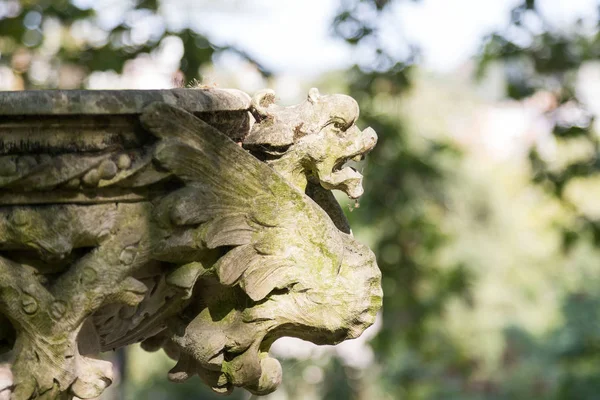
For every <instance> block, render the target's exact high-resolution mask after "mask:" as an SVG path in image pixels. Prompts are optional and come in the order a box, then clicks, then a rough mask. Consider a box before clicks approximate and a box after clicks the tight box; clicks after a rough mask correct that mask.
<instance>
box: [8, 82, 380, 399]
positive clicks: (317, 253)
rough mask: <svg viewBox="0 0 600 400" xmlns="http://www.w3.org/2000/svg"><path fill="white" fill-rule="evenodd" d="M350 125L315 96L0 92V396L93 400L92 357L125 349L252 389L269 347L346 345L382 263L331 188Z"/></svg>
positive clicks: (339, 174) (348, 110)
mask: <svg viewBox="0 0 600 400" xmlns="http://www.w3.org/2000/svg"><path fill="white" fill-rule="evenodd" d="M357 118H358V106H357V105H356V102H355V101H354V100H353V99H351V98H350V97H348V96H344V95H331V96H324V95H320V94H319V92H318V91H317V90H316V89H312V90H311V91H310V93H309V96H308V99H307V100H306V102H304V103H302V104H300V105H298V106H294V107H281V106H278V105H277V104H275V95H274V93H273V92H272V91H262V92H259V93H258V94H257V95H255V96H254V97H253V98H250V97H249V96H248V95H246V94H245V93H243V92H240V91H237V90H224V89H173V90H162V91H89V92H88V91H32V92H27V91H25V92H4V93H0V352H9V353H10V354H11V355H12V360H11V370H12V376H11V377H10V379H11V382H10V385H7V383H6V379H4V380H1V381H0V385H4V386H0V393H2V395H5V394H6V393H8V392H10V393H11V398H12V399H16V400H25V399H63V398H65V399H68V398H72V397H74V396H75V397H78V398H83V399H86V398H94V397H97V396H99V395H100V394H101V393H102V391H103V390H104V389H105V388H106V387H107V386H108V385H110V384H111V382H112V366H111V365H110V363H108V362H106V361H103V360H100V359H98V358H96V355H97V354H98V353H100V352H104V351H109V350H114V349H116V348H121V347H124V346H127V345H130V344H133V343H138V342H141V343H142V347H143V348H144V349H146V350H149V351H155V350H158V349H163V350H164V351H165V352H166V353H167V354H168V355H169V356H170V357H172V358H173V359H175V360H177V364H176V365H175V367H174V368H173V369H172V370H171V371H170V372H169V378H170V379H171V380H173V381H175V382H180V381H183V380H186V379H188V378H190V377H191V376H194V375H197V376H199V377H200V378H201V379H202V381H204V382H205V383H206V384H207V385H209V386H210V387H211V388H212V389H213V390H214V391H216V392H219V393H229V392H231V391H232V390H233V388H234V387H242V388H245V389H247V390H249V391H250V392H252V393H255V394H259V395H261V394H267V393H270V392H272V391H274V390H275V389H276V388H277V385H278V384H279V383H280V382H281V366H280V364H279V362H278V361H277V360H275V359H274V358H272V357H270V356H269V348H270V346H271V344H272V343H273V342H274V341H275V340H277V339H278V338H280V337H282V336H293V337H298V338H301V339H305V340H309V341H312V342H313V343H316V344H335V343H339V342H341V341H343V340H346V339H348V338H354V337H357V336H359V335H360V334H361V333H362V332H363V331H364V330H365V329H366V328H367V327H368V326H369V325H371V324H372V323H373V322H374V319H375V315H376V313H377V311H378V310H379V308H380V306H381V298H382V293H381V287H380V272H379V270H378V268H377V265H376V262H375V257H374V255H373V253H372V252H371V251H370V250H369V249H368V248H367V247H366V246H365V245H363V244H361V243H359V242H358V241H357V240H356V239H354V238H353V236H352V234H351V232H350V227H349V225H348V222H347V220H346V219H345V217H344V215H343V212H342V211H341V209H340V206H339V204H338V203H337V201H336V200H335V198H334V197H333V195H332V193H331V190H333V189H337V190H341V191H343V192H345V193H346V194H347V195H348V196H350V197H351V198H356V197H358V196H360V195H361V194H362V192H363V191H362V176H361V175H360V174H359V173H358V172H357V171H355V170H354V169H352V168H351V167H346V166H345V163H346V162H347V161H349V160H356V159H360V158H362V157H364V155H365V154H366V153H367V152H369V151H370V150H371V149H372V148H373V146H375V143H376V141H377V136H376V134H375V132H374V131H373V130H371V129H365V130H364V131H361V130H360V129H358V128H357V127H356V125H355V122H356V119H357ZM9 375H10V374H9ZM7 376H8V375H7ZM7 379H8V378H7Z"/></svg>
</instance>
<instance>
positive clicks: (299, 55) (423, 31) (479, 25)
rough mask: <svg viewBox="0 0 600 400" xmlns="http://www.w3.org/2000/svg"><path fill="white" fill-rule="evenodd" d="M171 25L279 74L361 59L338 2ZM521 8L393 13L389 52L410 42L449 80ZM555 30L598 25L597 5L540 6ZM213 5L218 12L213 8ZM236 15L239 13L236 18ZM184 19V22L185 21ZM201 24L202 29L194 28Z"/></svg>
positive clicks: (227, 3)
mask: <svg viewBox="0 0 600 400" xmlns="http://www.w3.org/2000/svg"><path fill="white" fill-rule="evenodd" d="M169 3H172V7H169V8H171V9H172V11H173V22H174V23H176V22H177V20H178V19H179V18H178V17H176V16H175V15H177V14H179V12H180V11H181V10H185V11H186V13H185V15H186V17H187V18H189V22H190V23H191V24H192V26H195V27H197V28H198V29H199V30H200V31H202V32H205V33H206V34H208V35H209V36H211V37H212V38H213V39H214V40H215V41H216V42H218V43H222V44H236V45H238V46H240V47H241V48H243V49H246V50H247V51H248V53H250V54H251V55H252V56H254V57H256V58H257V59H258V60H259V61H261V62H262V63H264V64H265V65H266V66H267V67H269V68H271V69H273V70H274V71H276V72H282V71H285V72H286V73H288V74H293V75H300V76H315V75H318V74H319V73H322V72H325V71H328V70H332V69H337V68H343V67H346V66H348V65H350V64H352V63H353V62H354V61H356V60H355V59H353V57H355V56H356V55H355V54H354V53H353V52H352V51H351V50H350V49H349V48H348V46H346V45H345V44H344V43H343V42H341V41H339V40H337V39H335V38H333V37H332V36H331V35H330V22H331V20H332V18H333V16H334V15H335V12H336V10H337V7H338V4H339V0H302V1H294V0H244V1H242V0H222V1H221V2H216V1H197V0H170V1H169ZM516 3H518V0H422V1H420V2H416V3H415V2H410V1H403V2H399V3H398V5H397V6H394V8H393V10H391V13H390V15H388V16H387V17H386V21H385V22H386V23H385V24H384V25H385V26H386V27H387V29H386V30H385V37H387V38H389V39H388V42H389V44H390V46H392V47H393V46H394V44H397V43H399V42H400V40H398V38H400V37H401V36H405V37H406V38H409V39H410V40H411V41H413V42H414V43H416V44H417V45H419V46H420V47H421V48H422V50H423V54H424V65H425V66H426V67H427V68H429V69H432V70H435V71H442V72H447V71H451V70H453V69H455V68H456V67H458V66H460V65H461V64H462V63H464V62H465V61H466V60H468V59H469V57H471V56H472V55H473V54H475V53H476V51H477V49H478V46H479V44H480V43H481V38H482V37H483V36H484V35H485V34H486V33H488V32H491V31H494V30H497V29H502V28H504V27H506V26H507V24H508V18H509V15H510V13H509V11H510V9H511V8H512V7H513V6H514V5H515V4H516ZM538 3H539V7H540V8H541V9H542V11H543V13H544V15H545V16H546V17H547V18H548V20H549V21H550V22H551V23H552V24H553V25H555V26H558V27H561V26H565V27H566V26H568V25H570V24H572V23H573V22H574V21H575V20H576V19H577V18H579V17H586V18H590V19H595V18H596V17H597V7H598V6H597V2H596V0H538ZM215 4H218V5H217V6H215ZM232 10H233V11H234V12H232ZM179 15H181V14H179ZM195 21H198V22H195Z"/></svg>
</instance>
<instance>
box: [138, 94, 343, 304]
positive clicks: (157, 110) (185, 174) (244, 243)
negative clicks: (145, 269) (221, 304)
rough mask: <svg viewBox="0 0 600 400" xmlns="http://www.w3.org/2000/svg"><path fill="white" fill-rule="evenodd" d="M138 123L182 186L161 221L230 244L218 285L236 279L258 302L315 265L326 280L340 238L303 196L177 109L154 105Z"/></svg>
mask: <svg viewBox="0 0 600 400" xmlns="http://www.w3.org/2000/svg"><path fill="white" fill-rule="evenodd" d="M141 121H142V124H143V125H144V126H145V127H146V128H147V129H148V130H149V131H150V132H152V133H153V134H155V135H156V136H158V137H159V138H161V139H162V140H161V142H160V143H159V144H158V145H157V148H156V151H155V154H154V158H155V160H156V161H157V162H158V163H159V164H160V165H161V166H162V167H164V168H165V169H167V170H168V171H169V172H171V173H173V174H174V175H175V176H177V177H179V178H180V179H181V180H182V181H183V182H184V183H185V188H183V189H180V191H176V192H174V193H172V194H171V195H170V199H165V200H163V202H162V204H161V205H160V206H159V207H158V210H157V215H159V217H160V216H161V215H162V218H163V223H166V224H172V225H175V226H194V225H197V226H198V228H197V232H199V233H198V235H199V238H200V241H201V245H202V246H205V247H206V248H208V249H214V248H217V247H222V248H225V249H228V248H229V250H228V252H227V253H226V254H225V255H224V256H223V257H221V258H220V259H219V260H218V261H217V263H216V264H215V266H214V269H215V272H216V274H217V275H218V277H219V280H220V282H221V283H222V284H224V285H227V286H231V285H235V284H239V285H240V287H241V288H242V289H243V290H244V291H245V292H246V293H247V294H248V295H249V297H250V298H251V299H252V300H254V301H259V300H262V299H263V298H264V297H265V296H267V295H268V294H269V293H270V292H271V291H272V290H274V289H283V288H289V287H291V286H292V285H295V284H298V283H299V279H300V278H301V277H302V275H307V274H313V273H315V272H316V271H312V270H311V267H313V266H315V267H316V266H318V270H319V271H320V272H321V273H323V277H325V276H327V275H329V276H331V275H333V274H335V271H336V269H337V268H338V267H339V265H340V262H341V256H342V252H343V244H342V239H341V237H340V235H339V232H338V230H337V228H335V226H334V225H333V223H332V222H331V220H330V218H329V217H328V216H327V214H326V213H325V212H324V211H323V210H322V209H321V208H320V207H318V206H317V205H316V204H315V203H314V202H313V201H312V200H311V199H310V198H309V197H308V196H306V195H305V194H304V193H301V192H300V191H298V190H297V189H295V188H293V187H292V186H290V185H289V184H288V183H287V181H285V179H284V178H283V177H281V176H280V175H279V174H277V173H276V172H275V171H274V170H273V169H271V168H270V167H269V166H268V165H266V164H264V163H262V162H261V161H259V160H257V159H256V158H254V157H253V156H252V155H250V154H249V153H248V152H246V151H245V150H244V149H243V148H241V147H240V146H238V145H237V144H236V143H234V142H233V141H232V140H230V139H229V138H227V137H226V136H225V135H223V134H222V133H220V132H219V131H218V130H216V129H215V128H213V127H211V126H210V125H208V124H206V123H204V122H203V121H202V120H200V119H199V118H196V117H195V116H194V115H192V114H190V113H188V112H186V111H184V110H182V109H179V108H176V107H173V106H170V105H168V104H165V103H155V104H152V105H151V106H149V107H148V108H147V110H146V111H145V112H144V113H143V114H142V116H141ZM165 216H166V217H165Z"/></svg>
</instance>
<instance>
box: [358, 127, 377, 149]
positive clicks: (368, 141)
mask: <svg viewBox="0 0 600 400" xmlns="http://www.w3.org/2000/svg"><path fill="white" fill-rule="evenodd" d="M362 137H363V143H364V147H363V149H364V150H365V152H369V151H371V150H373V148H374V147H375V145H376V144H377V133H375V130H374V129H373V128H371V127H368V128H366V129H365V130H364V131H362Z"/></svg>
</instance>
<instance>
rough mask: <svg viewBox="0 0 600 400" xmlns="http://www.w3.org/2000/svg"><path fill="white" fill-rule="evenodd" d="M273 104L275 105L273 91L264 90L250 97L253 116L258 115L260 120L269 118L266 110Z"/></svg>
mask: <svg viewBox="0 0 600 400" xmlns="http://www.w3.org/2000/svg"><path fill="white" fill-rule="evenodd" d="M273 103H275V91H274V90H272V89H264V90H261V91H259V92H256V94H255V95H254V96H252V101H251V102H250V107H251V108H252V109H253V113H254V114H258V116H259V117H260V118H261V119H264V118H267V117H268V116H269V113H268V112H267V108H268V107H269V106H270V105H271V104H273Z"/></svg>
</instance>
